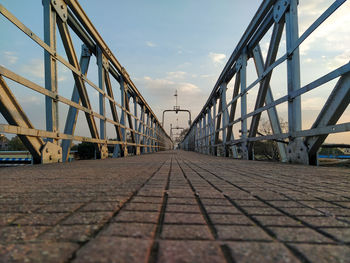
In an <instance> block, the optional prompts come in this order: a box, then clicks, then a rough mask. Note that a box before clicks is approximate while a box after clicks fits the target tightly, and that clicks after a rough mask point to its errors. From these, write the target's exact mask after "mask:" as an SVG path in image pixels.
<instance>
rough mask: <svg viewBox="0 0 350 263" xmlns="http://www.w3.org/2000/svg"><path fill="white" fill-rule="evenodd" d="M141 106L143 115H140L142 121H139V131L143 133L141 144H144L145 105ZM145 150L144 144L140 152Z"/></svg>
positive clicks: (140, 139)
mask: <svg viewBox="0 0 350 263" xmlns="http://www.w3.org/2000/svg"><path fill="white" fill-rule="evenodd" d="M140 106H141V116H140V123H139V129H138V132H139V133H142V135H139V144H144V140H145V139H144V138H145V135H144V134H145V124H144V122H145V106H144V105H140ZM143 152H144V147H143V146H142V147H141V148H140V153H143Z"/></svg>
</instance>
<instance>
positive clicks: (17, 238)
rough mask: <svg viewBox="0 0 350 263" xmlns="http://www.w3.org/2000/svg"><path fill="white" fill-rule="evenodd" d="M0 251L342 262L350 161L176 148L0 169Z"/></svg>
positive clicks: (108, 258) (8, 255)
mask: <svg viewBox="0 0 350 263" xmlns="http://www.w3.org/2000/svg"><path fill="white" fill-rule="evenodd" d="M0 262H259V263H262V262H350V172H349V170H347V169H341V168H339V169H336V168H324V167H307V166H300V165H287V164H279V163H266V162H253V161H242V160H232V159H227V158H219V157H211V156H206V155H201V154H197V153H191V152H182V151H173V152H161V153H156V154H149V155H142V156H137V157H130V158H124V159H107V160H95V161H79V162H73V163H69V164H50V165H39V166H30V167H17V168H3V169H0Z"/></svg>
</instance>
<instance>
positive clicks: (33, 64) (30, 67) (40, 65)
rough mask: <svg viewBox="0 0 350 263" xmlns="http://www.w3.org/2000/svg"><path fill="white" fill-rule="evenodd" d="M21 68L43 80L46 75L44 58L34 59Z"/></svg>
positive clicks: (24, 71) (22, 70)
mask: <svg viewBox="0 0 350 263" xmlns="http://www.w3.org/2000/svg"><path fill="white" fill-rule="evenodd" d="M20 70H21V72H23V73H26V74H28V75H30V76H32V77H34V78H37V79H41V80H43V79H44V77H45V71H44V61H43V60H42V59H32V60H30V61H29V63H28V64H25V65H22V66H21V68H20Z"/></svg>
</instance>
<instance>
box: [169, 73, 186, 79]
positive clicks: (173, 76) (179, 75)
mask: <svg viewBox="0 0 350 263" xmlns="http://www.w3.org/2000/svg"><path fill="white" fill-rule="evenodd" d="M186 75H187V73H186V72H184V71H172V72H167V76H166V78H167V79H184V78H185V77H186Z"/></svg>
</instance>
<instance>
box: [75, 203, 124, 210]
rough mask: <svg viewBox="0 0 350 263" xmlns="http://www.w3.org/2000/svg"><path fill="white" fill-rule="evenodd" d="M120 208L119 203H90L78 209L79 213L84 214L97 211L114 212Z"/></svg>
mask: <svg viewBox="0 0 350 263" xmlns="http://www.w3.org/2000/svg"><path fill="white" fill-rule="evenodd" d="M119 208H120V206H119V202H91V203H88V204H86V205H85V206H84V207H82V208H81V209H80V211H86V212H98V211H111V212H115V211H117V210H118V209H119Z"/></svg>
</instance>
